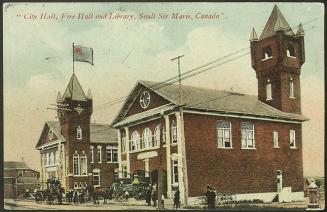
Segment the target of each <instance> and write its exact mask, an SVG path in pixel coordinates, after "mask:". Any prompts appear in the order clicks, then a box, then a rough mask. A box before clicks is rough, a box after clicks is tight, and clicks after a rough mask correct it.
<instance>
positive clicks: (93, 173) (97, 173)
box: [92, 169, 101, 187]
mask: <svg viewBox="0 0 327 212" xmlns="http://www.w3.org/2000/svg"><path fill="white" fill-rule="evenodd" d="M95 176H97V177H98V178H99V184H94V182H95V180H94V177H95ZM92 182H93V186H94V187H100V186H101V178H100V169H93V172H92Z"/></svg>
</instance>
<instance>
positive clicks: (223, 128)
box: [217, 121, 232, 148]
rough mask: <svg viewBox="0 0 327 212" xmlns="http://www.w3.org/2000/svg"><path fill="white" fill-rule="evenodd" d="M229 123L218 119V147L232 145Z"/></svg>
mask: <svg viewBox="0 0 327 212" xmlns="http://www.w3.org/2000/svg"><path fill="white" fill-rule="evenodd" d="M231 134H232V131H231V123H230V122H227V121H218V125H217V142H218V147H220V148H230V147H232V136H231Z"/></svg>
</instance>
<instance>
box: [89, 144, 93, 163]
mask: <svg viewBox="0 0 327 212" xmlns="http://www.w3.org/2000/svg"><path fill="white" fill-rule="evenodd" d="M93 149H94V146H90V153H91V157H90V158H91V159H90V160H91V163H94V152H93Z"/></svg>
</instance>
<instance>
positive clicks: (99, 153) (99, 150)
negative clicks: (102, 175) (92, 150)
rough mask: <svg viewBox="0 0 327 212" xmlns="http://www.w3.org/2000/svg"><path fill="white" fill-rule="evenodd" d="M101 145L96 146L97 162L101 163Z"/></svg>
mask: <svg viewBox="0 0 327 212" xmlns="http://www.w3.org/2000/svg"><path fill="white" fill-rule="evenodd" d="M101 149H102V146H98V163H102V151H101Z"/></svg>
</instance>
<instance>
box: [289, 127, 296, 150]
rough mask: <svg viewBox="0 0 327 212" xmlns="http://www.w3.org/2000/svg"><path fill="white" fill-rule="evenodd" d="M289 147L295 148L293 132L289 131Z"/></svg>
mask: <svg viewBox="0 0 327 212" xmlns="http://www.w3.org/2000/svg"><path fill="white" fill-rule="evenodd" d="M290 147H291V148H296V144H295V130H290Z"/></svg>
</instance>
